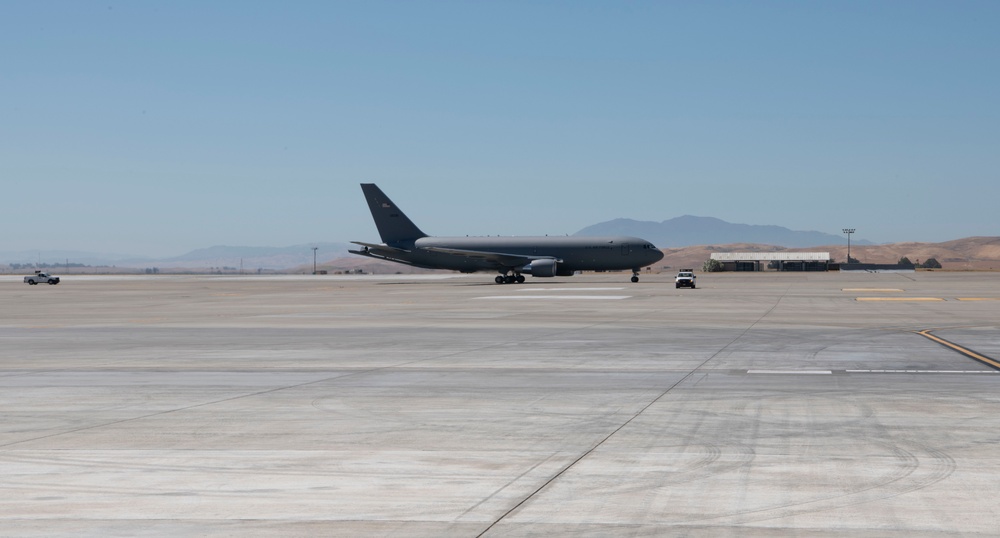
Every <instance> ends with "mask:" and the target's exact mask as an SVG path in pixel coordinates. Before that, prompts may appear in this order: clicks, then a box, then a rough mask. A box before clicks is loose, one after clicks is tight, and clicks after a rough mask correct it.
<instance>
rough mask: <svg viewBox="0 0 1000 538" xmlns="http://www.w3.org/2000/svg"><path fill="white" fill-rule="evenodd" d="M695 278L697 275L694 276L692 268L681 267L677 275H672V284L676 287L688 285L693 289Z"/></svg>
mask: <svg viewBox="0 0 1000 538" xmlns="http://www.w3.org/2000/svg"><path fill="white" fill-rule="evenodd" d="M696 278H698V277H696V276H694V270H693V269H681V270H680V271H679V272H678V273H677V276H676V277H674V284H675V285H676V287H678V288H683V287H685V286H686V287H689V288H691V289H694V288H695V284H694V281H695V279H696Z"/></svg>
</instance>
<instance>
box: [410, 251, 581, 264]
mask: <svg viewBox="0 0 1000 538" xmlns="http://www.w3.org/2000/svg"><path fill="white" fill-rule="evenodd" d="M421 250H428V251H431V252H440V253H441V254H449V255H452V256H461V257H463V258H472V259H476V260H486V261H490V262H494V263H496V264H497V265H498V266H500V267H519V266H522V265H528V264H529V263H531V262H532V261H534V260H556V261H557V262H562V260H560V259H558V258H554V257H552V256H524V255H521V254H506V253H503V252H483V251H481V250H464V249H460V248H445V247H423V248H421Z"/></svg>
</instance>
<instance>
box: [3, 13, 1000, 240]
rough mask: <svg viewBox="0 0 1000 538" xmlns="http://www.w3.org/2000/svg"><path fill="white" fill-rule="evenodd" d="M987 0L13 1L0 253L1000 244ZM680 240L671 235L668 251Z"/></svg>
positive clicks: (999, 127)
mask: <svg viewBox="0 0 1000 538" xmlns="http://www.w3.org/2000/svg"><path fill="white" fill-rule="evenodd" d="M997 28H1000V3H997V2H920V1H907V2H902V1H892V2H868V1H865V2H665V1H662V2H641V1H640V2H581V1H573V2H375V1H366V2H328V1H321V2H304V1H300V2H250V1H240V2H224V1H216V2H202V1H192V2H182V1H171V2H126V3H120V2H111V1H104V2H99V3H96V2H88V1H72V2H46V1H39V2H5V3H2V4H0V50H2V51H3V54H2V55H0V230H3V232H2V234H0V251H19V250H50V249H73V250H87V251H96V252H112V253H127V254H139V255H151V256H170V255H176V254H181V253H184V252H187V251H189V250H193V249H196V248H202V247H207V246H211V245H247V246H287V245H294V244H305V243H309V242H317V241H347V240H352V239H356V240H365V241H371V240H377V239H378V234H377V232H376V230H375V227H374V225H373V224H372V222H371V217H370V215H369V214H368V210H367V207H366V205H365V203H364V200H363V197H362V194H361V189H360V188H359V187H358V184H359V183H361V182H375V183H378V184H379V185H380V186H381V187H382V188H383V190H385V191H386V193H387V194H388V195H389V196H390V197H392V198H393V200H394V201H395V202H396V203H397V204H398V205H400V206H401V207H402V208H403V209H404V210H405V211H406V212H407V214H408V215H409V216H410V217H411V218H413V219H414V220H415V221H416V222H417V223H418V225H420V226H421V228H423V229H424V230H425V231H426V232H428V233H431V234H436V235H466V234H470V235H496V234H503V235H543V234H571V233H574V232H576V231H577V230H579V229H581V228H583V227H585V226H588V225H591V224H595V223H598V222H602V221H606V220H610V219H614V218H619V217H624V218H633V219H638V220H653V221H661V220H666V219H669V218H673V217H677V216H681V215H686V214H690V215H699V216H712V217H718V218H721V219H723V220H727V221H730V222H736V223H746V224H777V225H781V226H786V227H789V228H792V229H795V230H818V231H823V232H828V233H835V234H836V233H839V232H840V229H841V228H844V227H853V228H856V229H857V233H856V235H855V236H854V237H855V238H856V239H869V240H872V241H876V242H896V241H945V240H950V239H957V238H961V237H966V236H973V235H1000V231H998V224H1000V217H998V216H997V206H998V200H1000V172H998V170H1000V166H998V165H1000V122H998V120H1000V113H998V112H1000V99H998V96H1000V84H998V82H1000V32H997V31H996V29H997ZM658 246H661V247H669V246H670V245H669V244H662V245H658Z"/></svg>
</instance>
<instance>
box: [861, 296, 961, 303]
mask: <svg viewBox="0 0 1000 538" xmlns="http://www.w3.org/2000/svg"><path fill="white" fill-rule="evenodd" d="M854 300H855V301H925V302H926V301H943V300H944V299H942V298H940V297H855V298H854Z"/></svg>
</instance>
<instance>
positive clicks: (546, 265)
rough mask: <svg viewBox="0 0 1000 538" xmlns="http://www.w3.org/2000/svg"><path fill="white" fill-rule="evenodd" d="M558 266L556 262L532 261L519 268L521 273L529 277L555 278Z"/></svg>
mask: <svg viewBox="0 0 1000 538" xmlns="http://www.w3.org/2000/svg"><path fill="white" fill-rule="evenodd" d="M558 265H559V262H557V261H556V260H532V262H531V263H529V264H528V265H525V266H524V267H522V268H521V272H522V273H525V274H529V275H531V276H556V274H557V273H558Z"/></svg>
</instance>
